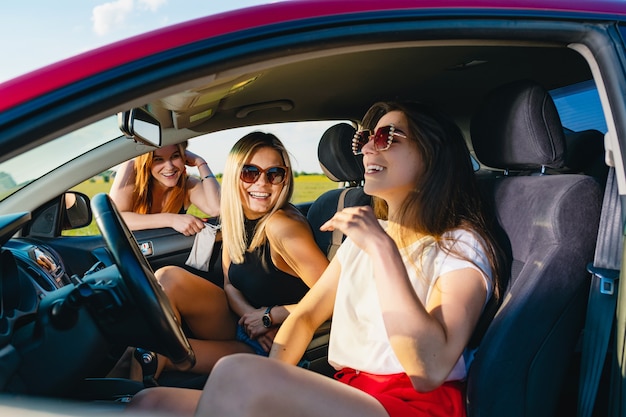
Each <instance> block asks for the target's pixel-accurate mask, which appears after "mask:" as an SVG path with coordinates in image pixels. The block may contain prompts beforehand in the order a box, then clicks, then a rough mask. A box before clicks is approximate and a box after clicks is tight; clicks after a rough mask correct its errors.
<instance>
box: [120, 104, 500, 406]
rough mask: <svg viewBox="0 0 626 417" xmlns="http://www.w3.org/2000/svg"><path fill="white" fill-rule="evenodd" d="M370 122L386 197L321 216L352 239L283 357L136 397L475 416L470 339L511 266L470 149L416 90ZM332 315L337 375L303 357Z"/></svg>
mask: <svg viewBox="0 0 626 417" xmlns="http://www.w3.org/2000/svg"><path fill="white" fill-rule="evenodd" d="M363 127H364V130H361V131H359V132H357V134H356V135H355V139H354V141H353V151H354V152H355V154H358V153H362V154H363V163H364V166H365V185H364V187H365V192H366V193H367V194H370V195H372V196H374V198H375V200H376V201H375V209H374V210H373V209H372V208H371V207H351V208H346V209H344V210H342V211H341V212H338V213H337V214H336V215H335V216H334V217H333V218H331V219H330V220H329V221H328V222H327V223H325V224H324V225H323V226H322V227H321V229H322V230H334V229H339V230H341V231H342V232H343V233H344V234H345V235H346V236H347V239H346V241H345V242H344V243H343V244H342V246H341V247H340V248H339V250H338V251H337V255H336V256H335V257H334V258H333V260H332V262H331V263H330V265H329V267H328V268H327V269H326V271H325V272H324V273H323V275H322V276H321V277H320V279H319V280H318V282H317V283H316V284H315V286H314V287H313V288H312V289H311V290H310V291H309V292H308V293H307V294H306V295H305V296H304V298H303V299H302V300H301V301H300V303H299V304H298V305H297V307H296V308H295V309H294V310H293V311H292V313H291V314H290V315H289V317H288V318H287V320H286V321H285V322H284V323H283V325H282V327H281V329H280V331H279V332H278V334H277V336H276V338H275V339H274V344H273V346H272V350H271V353H270V357H271V358H273V360H267V359H264V358H258V357H254V356H252V355H232V356H228V357H225V358H223V359H222V360H221V361H220V362H219V363H218V364H217V365H216V366H215V368H214V370H213V372H212V373H211V375H210V377H209V379H208V381H207V384H206V386H205V388H204V390H203V391H202V392H199V391H193V390H184V389H163V388H156V389H154V390H152V389H150V390H145V391H142V392H140V393H139V394H138V395H137V396H136V398H135V399H134V400H133V402H132V403H135V402H136V403H137V405H138V406H139V407H143V408H153V407H154V408H158V409H165V410H172V411H176V413H177V415H185V414H186V415H192V414H194V413H195V415H197V416H231V415H232V416H293V415H298V416H309V415H310V416H319V415H340V416H359V417H364V416H372V417H384V416H391V417H410V416H442V417H443V416H447V417H449V416H464V415H465V402H464V399H463V391H464V386H463V385H464V379H465V377H466V375H467V369H468V367H469V365H470V362H471V358H472V351H471V349H470V348H469V347H468V345H469V341H470V338H471V336H472V334H473V332H474V330H475V328H476V325H477V323H478V320H479V318H480V316H481V314H482V312H483V310H484V308H485V306H486V304H487V302H488V301H489V300H490V299H491V298H492V297H494V298H495V299H496V300H497V298H498V297H499V294H500V285H501V284H500V282H501V280H500V274H501V272H500V271H501V270H502V268H501V258H500V250H499V248H498V246H497V245H496V242H495V240H494V239H493V238H492V234H491V232H490V230H489V227H488V225H487V224H488V223H487V220H486V218H485V214H484V210H483V207H482V205H481V200H480V198H479V194H478V188H477V185H476V182H475V179H474V173H473V169H472V163H471V160H470V155H469V152H468V149H467V147H466V144H465V141H464V139H463V136H462V134H461V132H460V130H459V129H458V127H457V126H456V125H455V124H454V123H452V122H450V121H449V120H448V119H447V118H445V117H443V116H442V115H441V114H439V113H438V112H436V111H434V110H433V109H431V108H429V107H427V106H424V105H420V104H416V103H387V102H384V103H376V104H374V105H373V106H372V107H371V108H370V109H369V111H368V112H367V114H366V115H365V117H364V119H363ZM331 317H332V328H331V334H330V344H329V351H328V361H329V363H330V364H331V365H332V366H333V367H334V368H335V369H336V370H337V373H336V374H335V378H334V379H335V380H333V379H331V378H327V377H325V376H322V375H319V374H316V373H313V372H308V371H305V370H302V369H299V368H297V367H295V366H292V365H294V364H296V363H297V362H298V360H299V359H300V357H301V356H302V354H303V352H304V351H305V349H306V347H307V345H308V343H309V341H310V340H311V337H312V336H313V333H314V331H315V329H317V327H318V326H319V325H320V324H321V323H323V322H324V321H326V320H328V319H329V318H331ZM132 403H131V404H132Z"/></svg>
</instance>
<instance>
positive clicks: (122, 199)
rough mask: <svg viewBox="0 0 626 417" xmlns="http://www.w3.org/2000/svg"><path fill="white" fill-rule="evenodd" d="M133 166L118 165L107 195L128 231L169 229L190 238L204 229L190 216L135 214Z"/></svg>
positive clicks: (199, 220)
mask: <svg viewBox="0 0 626 417" xmlns="http://www.w3.org/2000/svg"><path fill="white" fill-rule="evenodd" d="M134 164H135V162H134V160H130V161H126V162H124V163H123V164H122V165H120V167H119V168H118V170H117V173H116V175H115V179H114V180H113V185H112V186H111V191H110V193H109V195H110V196H111V199H112V200H113V202H114V203H115V206H116V207H117V209H118V210H119V212H120V214H121V216H122V218H123V219H124V222H126V224H127V225H128V227H129V228H130V230H145V229H156V228H160V227H171V228H172V229H174V230H176V231H177V232H179V233H182V234H184V235H185V236H190V235H194V234H196V233H198V232H199V231H200V230H202V229H203V228H204V223H203V222H202V220H201V219H199V218H197V217H195V216H192V215H191V214H177V213H153V214H139V213H135V212H134V211H133V193H134V188H135V168H134Z"/></svg>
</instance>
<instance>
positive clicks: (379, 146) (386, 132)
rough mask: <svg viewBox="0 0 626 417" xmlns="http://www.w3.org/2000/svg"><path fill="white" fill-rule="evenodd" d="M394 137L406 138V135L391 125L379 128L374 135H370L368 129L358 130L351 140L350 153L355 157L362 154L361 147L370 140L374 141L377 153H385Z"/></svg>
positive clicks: (370, 132)
mask: <svg viewBox="0 0 626 417" xmlns="http://www.w3.org/2000/svg"><path fill="white" fill-rule="evenodd" d="M394 136H399V137H401V138H406V135H405V134H404V133H403V132H402V131H401V130H396V128H395V126H394V125H392V124H391V125H389V126H382V127H379V128H378V130H377V131H376V133H372V131H371V130H369V129H365V130H359V131H357V132H356V133H355V134H354V137H353V138H352V153H353V154H355V155H359V154H362V153H363V146H365V145H366V144H367V143H368V142H369V141H370V140H373V141H374V149H376V151H377V152H381V151H386V150H387V149H389V147H390V146H391V143H392V142H393V137H394Z"/></svg>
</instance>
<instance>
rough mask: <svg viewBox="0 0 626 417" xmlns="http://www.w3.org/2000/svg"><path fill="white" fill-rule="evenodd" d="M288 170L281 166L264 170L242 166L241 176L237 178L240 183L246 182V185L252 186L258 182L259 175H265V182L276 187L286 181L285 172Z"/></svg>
mask: <svg viewBox="0 0 626 417" xmlns="http://www.w3.org/2000/svg"><path fill="white" fill-rule="evenodd" d="M288 171H289V169H288V168H287V167H282V166H274V167H269V168H266V169H262V168H261V167H259V166H256V165H244V166H243V168H241V174H240V176H239V178H241V181H243V182H247V183H248V184H254V183H255V182H257V181H258V180H259V177H260V176H261V174H265V177H266V178H267V181H268V182H269V183H270V184H272V185H278V184H282V183H283V182H285V180H286V179H287V172H288Z"/></svg>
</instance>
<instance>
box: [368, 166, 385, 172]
mask: <svg viewBox="0 0 626 417" xmlns="http://www.w3.org/2000/svg"><path fill="white" fill-rule="evenodd" d="M383 169H385V168H383V167H381V166H380V165H368V166H367V172H379V171H382V170H383Z"/></svg>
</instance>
